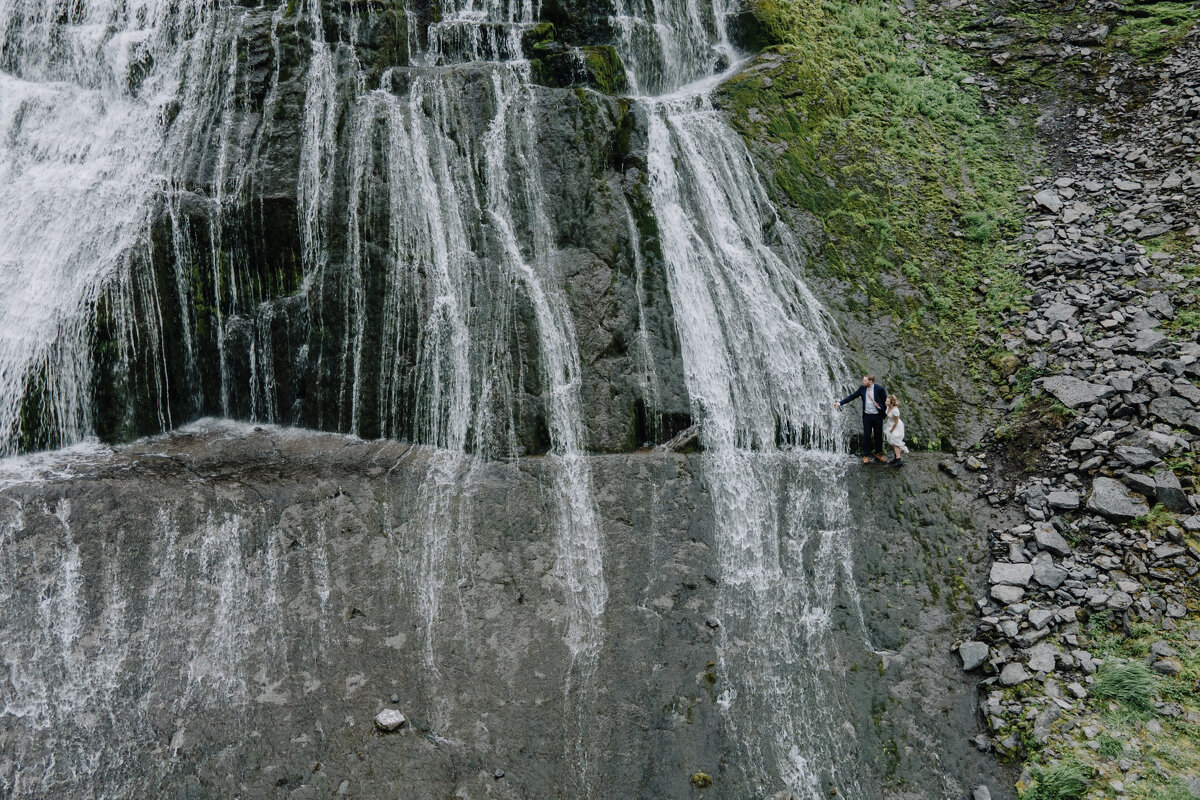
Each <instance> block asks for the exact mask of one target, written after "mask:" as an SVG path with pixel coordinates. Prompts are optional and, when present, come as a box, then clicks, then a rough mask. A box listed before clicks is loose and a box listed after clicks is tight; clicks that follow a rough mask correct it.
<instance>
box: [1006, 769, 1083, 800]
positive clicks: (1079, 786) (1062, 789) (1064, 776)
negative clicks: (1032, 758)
mask: <svg viewBox="0 0 1200 800" xmlns="http://www.w3.org/2000/svg"><path fill="white" fill-rule="evenodd" d="M1088 772H1089V771H1088V769H1087V768H1086V767H1084V766H1083V765H1082V764H1080V763H1079V762H1078V761H1060V762H1059V763H1057V764H1055V765H1054V766H1052V767H1050V768H1048V769H1045V770H1038V771H1037V773H1036V774H1035V776H1034V783H1033V785H1032V787H1031V788H1030V789H1029V791H1027V792H1025V793H1024V794H1022V795H1021V797H1022V800H1079V798H1081V797H1083V793H1084V792H1086V791H1087V788H1088V784H1089V783H1090V780H1089V775H1088Z"/></svg>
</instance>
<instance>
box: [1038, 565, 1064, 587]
mask: <svg viewBox="0 0 1200 800" xmlns="http://www.w3.org/2000/svg"><path fill="white" fill-rule="evenodd" d="M1033 579H1034V580H1035V581H1037V582H1038V583H1039V584H1041V585H1042V586H1045V587H1046V588H1047V589H1057V588H1058V587H1059V586H1062V582H1063V581H1065V580H1066V579H1067V571H1066V570H1065V569H1062V568H1061V567H1056V566H1054V565H1053V564H1034V565H1033Z"/></svg>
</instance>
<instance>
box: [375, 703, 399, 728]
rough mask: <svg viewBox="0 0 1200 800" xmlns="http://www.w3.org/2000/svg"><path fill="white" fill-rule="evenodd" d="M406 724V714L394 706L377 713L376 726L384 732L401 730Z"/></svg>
mask: <svg viewBox="0 0 1200 800" xmlns="http://www.w3.org/2000/svg"><path fill="white" fill-rule="evenodd" d="M402 725H404V715H403V714H401V713H400V712H399V711H397V710H396V709H394V708H385V709H384V710H383V711H380V712H379V713H378V714H376V715H375V727H376V728H379V730H381V731H383V732H384V733H391V732H392V731H396V730H399V729H400V727H401V726H402Z"/></svg>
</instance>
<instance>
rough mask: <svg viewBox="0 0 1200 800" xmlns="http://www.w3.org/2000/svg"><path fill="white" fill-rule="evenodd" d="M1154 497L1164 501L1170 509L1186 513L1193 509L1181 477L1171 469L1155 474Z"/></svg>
mask: <svg viewBox="0 0 1200 800" xmlns="http://www.w3.org/2000/svg"><path fill="white" fill-rule="evenodd" d="M1154 499H1155V501H1156V502H1159V503H1162V504H1163V505H1164V506H1166V507H1167V509H1168V510H1170V511H1175V512H1178V513H1181V514H1182V513H1186V512H1190V511H1191V510H1192V506H1191V504H1190V503H1189V502H1188V497H1187V495H1186V494H1184V491H1183V486H1181V485H1180V483H1179V478H1177V477H1175V473H1174V472H1171V471H1170V470H1166V469H1164V470H1162V471H1161V472H1159V473H1158V474H1157V475H1155V476H1154Z"/></svg>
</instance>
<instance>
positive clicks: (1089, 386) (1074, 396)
mask: <svg viewBox="0 0 1200 800" xmlns="http://www.w3.org/2000/svg"><path fill="white" fill-rule="evenodd" d="M1041 385H1042V389H1043V390H1045V391H1047V392H1049V393H1050V394H1052V395H1054V396H1055V397H1056V398H1058V401H1059V402H1060V403H1062V404H1063V405H1064V406H1067V407H1068V408H1079V407H1080V406H1091V405H1095V404H1096V403H1099V402H1100V401H1101V400H1107V399H1108V398H1110V397H1112V396H1113V395H1114V394H1116V389H1113V388H1112V387H1111V386H1104V385H1102V384H1099V383H1088V382H1087V381H1081V380H1079V378H1074V377H1071V376H1070V375H1054V376H1051V377H1049V378H1045V379H1043V380H1042V384H1041Z"/></svg>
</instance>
